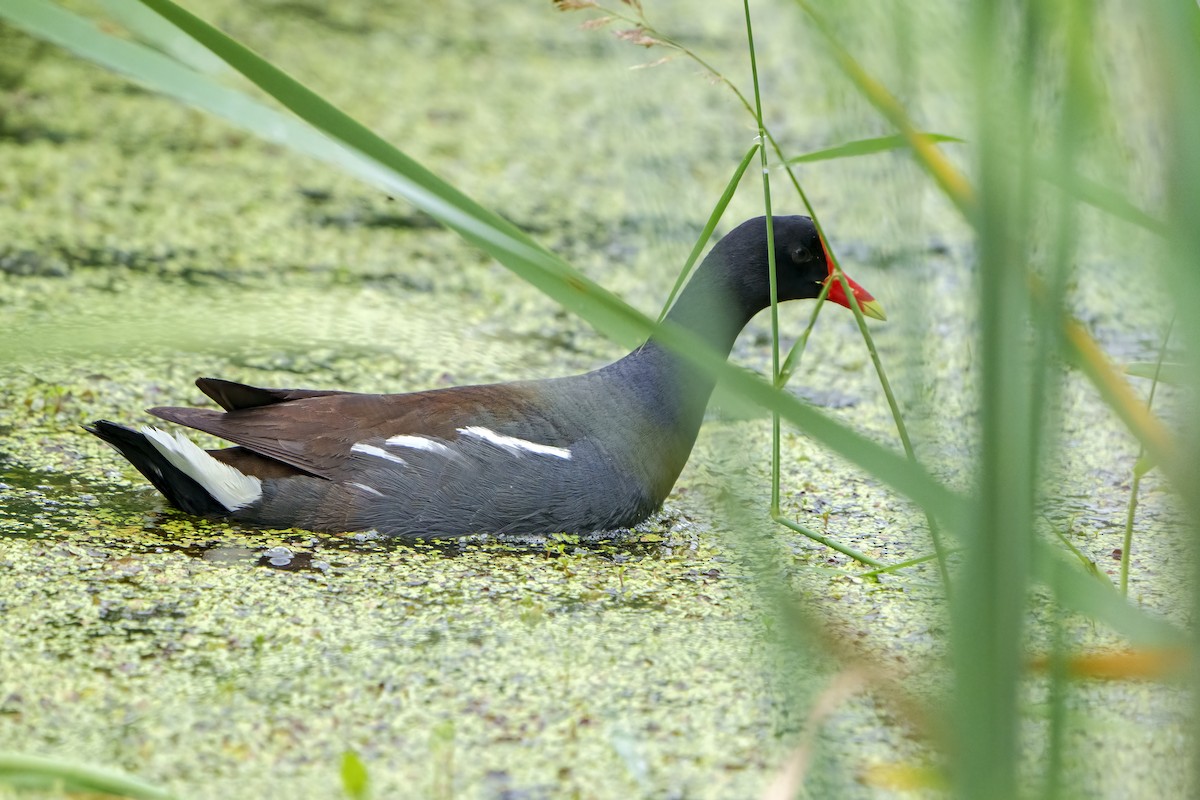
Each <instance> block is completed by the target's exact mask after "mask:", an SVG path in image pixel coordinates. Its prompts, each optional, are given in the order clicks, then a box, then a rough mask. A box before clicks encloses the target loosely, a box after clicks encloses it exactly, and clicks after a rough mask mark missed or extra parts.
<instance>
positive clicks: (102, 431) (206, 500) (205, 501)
mask: <svg viewBox="0 0 1200 800" xmlns="http://www.w3.org/2000/svg"><path fill="white" fill-rule="evenodd" d="M83 429H84V430H85V431H87V432H88V433H91V434H94V435H95V436H98V437H100V438H101V439H102V440H104V441H105V442H108V443H109V444H110V445H112V446H113V447H115V448H116V449H117V451H118V452H119V453H120V454H121V455H123V456H125V458H126V459H128V460H129V463H130V464H133V466H134V467H136V468H137V471H138V472H140V473H142V474H143V475H145V476H146V480H148V481H150V482H151V483H152V484H154V488H155V489H158V491H160V492H162V494H163V496H164V497H166V498H167V501H168V502H169V503H170V504H171V505H173V506H175V507H176V508H178V509H179V510H180V511H186V512H187V513H189V514H196V515H198V516H203V515H218V516H227V515H228V514H229V509H227V508H225V506H223V505H221V504H220V503H218V502H217V501H216V500H215V499H214V498H213V496H212V495H210V494H209V493H208V492H207V491H205V489H204V487H203V486H201V485H200V484H199V483H197V482H196V481H195V480H193V479H192V478H191V476H189V475H186V474H185V473H184V472H183V471H182V470H180V469H179V468H178V467H176V466H175V465H174V464H172V463H171V462H170V461H167V459H166V458H164V457H163V454H162V453H160V452H158V450H157V449H155V447H154V445H152V444H151V443H150V442H149V441H147V440H146V437H145V436H143V435H142V434H141V433H139V432H138V431H135V430H134V429H133V428H127V427H125V426H124V425H118V424H117V423H115V422H109V421H108V420H97V421H95V422H93V423H92V424H91V425H84V426H83Z"/></svg>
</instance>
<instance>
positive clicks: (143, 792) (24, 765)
mask: <svg viewBox="0 0 1200 800" xmlns="http://www.w3.org/2000/svg"><path fill="white" fill-rule="evenodd" d="M5 784H7V785H8V786H11V787H13V788H16V789H31V790H43V791H63V792H70V793H72V794H82V793H90V794H100V795H107V796H110V797H129V798H134V799H135V800H170V798H171V797H172V795H171V794H170V793H169V792H167V791H166V790H165V789H161V788H159V787H157V786H154V785H152V784H150V783H146V782H145V781H142V780H139V779H138V778H133V777H130V776H129V775H126V774H124V773H122V772H117V771H116V770H111V769H105V768H102V767H94V766H90V765H87V764H76V763H72V762H70V761H62V760H60V759H57V758H43V757H41V756H30V755H22V754H20V753H0V785H5Z"/></svg>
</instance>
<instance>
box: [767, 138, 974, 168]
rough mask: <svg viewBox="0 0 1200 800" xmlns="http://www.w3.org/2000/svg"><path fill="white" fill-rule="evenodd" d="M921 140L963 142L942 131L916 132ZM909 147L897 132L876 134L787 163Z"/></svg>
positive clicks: (793, 159) (817, 151)
mask: <svg viewBox="0 0 1200 800" xmlns="http://www.w3.org/2000/svg"><path fill="white" fill-rule="evenodd" d="M917 136H919V137H920V138H921V139H922V140H924V141H927V142H959V143H961V142H964V141H965V140H964V139H960V138H958V137H957V136H947V135H946V134H944V133H918V134H917ZM910 147H911V145H910V144H909V140H908V139H907V138H905V137H903V136H901V135H899V134H893V135H892V136H876V137H872V138H870V139H855V140H854V141H852V142H846V143H845V144H840V145H838V146H836V147H827V148H825V149H824V150H814V151H812V152H811V153H805V154H803V155H799V156H794V157H792V158H789V159H788V160H787V163H789V164H809V163H812V162H814V161H829V160H831V159H835V158H854V157H856V156H869V155H874V154H875V153H885V152H887V151H889V150H907V149H909V148H910Z"/></svg>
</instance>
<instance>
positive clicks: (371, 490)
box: [350, 481, 383, 497]
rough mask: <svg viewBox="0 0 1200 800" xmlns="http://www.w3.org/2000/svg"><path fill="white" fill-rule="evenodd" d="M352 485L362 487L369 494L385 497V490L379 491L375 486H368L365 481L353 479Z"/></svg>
mask: <svg viewBox="0 0 1200 800" xmlns="http://www.w3.org/2000/svg"><path fill="white" fill-rule="evenodd" d="M350 485H351V486H353V487H354V488H356V489H362V490H363V491H364V492H366V493H367V494H373V495H375V496H376V497H383V492H381V491H379V490H378V489H376V488H374V487H371V486H367V485H366V484H365V483H359V482H358V481H351V482H350Z"/></svg>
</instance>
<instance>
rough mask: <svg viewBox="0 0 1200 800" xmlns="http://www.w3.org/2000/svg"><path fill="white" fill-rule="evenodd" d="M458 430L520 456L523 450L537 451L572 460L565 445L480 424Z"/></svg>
mask: <svg viewBox="0 0 1200 800" xmlns="http://www.w3.org/2000/svg"><path fill="white" fill-rule="evenodd" d="M458 432H459V433H461V434H462V435H463V436H470V437H472V438H475V439H482V440H484V441H485V442H491V443H492V444H494V445H496V446H497V447H503V448H504V449H505V450H507V451H508V452H510V453H512V454H513V455H518V456H519V455H521V453H522V452H524V453H537V454H538V455H540V456H554V457H555V458H561V459H563V460H565V461H570V460H571V451H570V450H568V449H567V448H565V447H552V446H551V445H548V444H538V443H537V442H530V441H528V440H526V439H518V438H517V437H515V436H505V435H504V434H502V433H496V432H495V431H493V430H491V429H489V428H482V427H479V426H478V425H472V426H471V427H469V428H459V429H458Z"/></svg>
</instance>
